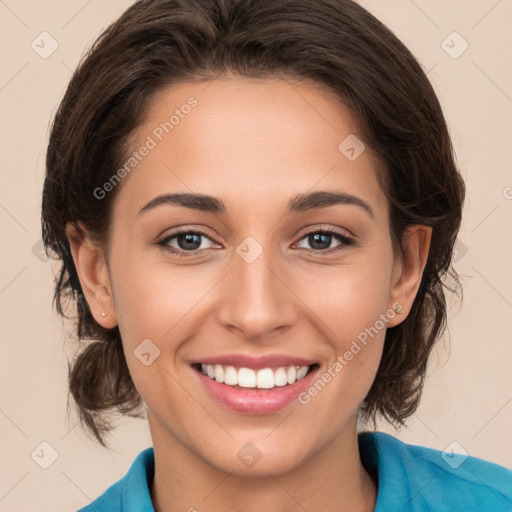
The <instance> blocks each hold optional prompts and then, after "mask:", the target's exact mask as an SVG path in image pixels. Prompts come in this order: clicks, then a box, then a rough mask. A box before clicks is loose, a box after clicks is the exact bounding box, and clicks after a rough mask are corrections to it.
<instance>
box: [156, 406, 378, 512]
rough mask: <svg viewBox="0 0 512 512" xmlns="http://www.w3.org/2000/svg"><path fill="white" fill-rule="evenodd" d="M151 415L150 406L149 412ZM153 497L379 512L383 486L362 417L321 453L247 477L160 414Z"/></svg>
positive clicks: (182, 503) (187, 507)
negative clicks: (365, 451)
mask: <svg viewBox="0 0 512 512" xmlns="http://www.w3.org/2000/svg"><path fill="white" fill-rule="evenodd" d="M148 419H150V418H149V411H148ZM150 429H151V436H152V438H153V445H154V452H155V476H154V479H153V483H152V485H151V498H152V501H153V506H154V508H155V511H156V512H177V511H189V512H213V511H216V512H231V511H233V512H235V511H238V510H240V507H241V505H242V504H243V509H244V511H247V512H256V511H260V510H261V509H262V508H264V509H265V510H266V511H268V512H285V511H286V512H303V511H304V510H311V511H312V510H322V512H343V511H349V510H350V511H351V512H373V511H374V509H375V503H376V498H377V487H376V484H375V482H374V481H373V480H372V478H371V477H370V475H369V474H368V473H367V471H366V470H365V469H364V467H363V465H362V463H361V459H360V455H359V448H358V443H357V429H356V418H355V417H354V418H353V419H351V420H350V421H349V422H348V423H347V425H346V428H345V429H344V431H343V432H342V433H341V434H340V435H339V436H338V437H337V438H335V440H334V441H333V442H331V443H330V444H327V445H326V446H325V447H324V448H323V450H322V451H321V452H318V453H315V454H314V455H313V456H312V457H309V458H308V459H305V460H303V461H302V462H301V463H300V464H299V465H298V466H295V467H294V468H293V469H291V470H290V471H288V472H285V473H279V474H272V472H267V473H266V476H257V477H247V476H241V475H237V474H233V473H228V472H225V471H222V470H220V469H218V468H216V467H214V466H213V465H211V464H209V463H208V462H206V461H205V460H204V459H203V458H201V457H200V456H198V454H196V453H193V452H191V451H190V450H188V449H187V447H186V446H184V445H183V444H182V443H180V442H179V441H178V440H177V439H175V438H174V437H173V436H172V435H171V434H170V433H169V432H168V431H167V430H165V429H164V427H163V426H162V425H161V424H159V423H158V422H157V420H156V419H155V418H151V419H150Z"/></svg>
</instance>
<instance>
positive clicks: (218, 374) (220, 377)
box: [215, 364, 224, 382]
mask: <svg viewBox="0 0 512 512" xmlns="http://www.w3.org/2000/svg"><path fill="white" fill-rule="evenodd" d="M215 380H216V381H217V382H224V368H222V366H221V365H220V364H216V365H215Z"/></svg>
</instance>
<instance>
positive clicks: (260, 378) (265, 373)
mask: <svg viewBox="0 0 512 512" xmlns="http://www.w3.org/2000/svg"><path fill="white" fill-rule="evenodd" d="M256 385H257V386H258V387H259V388H273V387H274V372H273V371H272V370H271V369H270V368H264V369H263V370H258V375H257V378H256Z"/></svg>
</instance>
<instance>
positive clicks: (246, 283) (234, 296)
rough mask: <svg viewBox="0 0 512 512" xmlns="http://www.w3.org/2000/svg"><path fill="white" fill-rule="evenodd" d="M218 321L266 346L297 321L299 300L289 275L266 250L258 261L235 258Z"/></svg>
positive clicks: (225, 285) (224, 291)
mask: <svg viewBox="0 0 512 512" xmlns="http://www.w3.org/2000/svg"><path fill="white" fill-rule="evenodd" d="M223 281H224V284H223V285H222V286H223V288H222V297H221V299H220V306H219V309H218V319H219V321H220V323H221V324H222V325H223V326H224V327H225V328H227V329H230V330H232V331H238V333H239V335H240V336H242V337H243V338H244V339H246V340H248V341H252V342H259V343H261V342H264V341H265V340H267V339H269V338H272V337H273V336H274V335H277V336H282V335H283V332H284V331H285V330H287V329H289V328H290V327H291V326H292V325H294V324H295V323H296V321H297V316H298V315H297V311H298V307H297V306H298V299H297V296H296V295H295V294H294V293H293V284H292V283H290V281H291V279H290V277H289V272H286V271H285V268H284V265H283V264H278V263H277V261H276V258H275V257H272V255H271V249H265V250H264V251H263V252H262V253H261V254H260V255H259V256H258V257H257V258H256V259H255V260H254V261H252V262H248V261H247V260H245V259H244V258H242V257H240V256H239V255H238V254H235V255H234V261H233V268H232V270H231V272H229V274H228V275H227V276H226V278H225V279H224V280H223Z"/></svg>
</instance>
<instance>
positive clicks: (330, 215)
mask: <svg viewBox="0 0 512 512" xmlns="http://www.w3.org/2000/svg"><path fill="white" fill-rule="evenodd" d="M190 98H193V99H190ZM186 105H188V107H186ZM173 114H175V116H174V118H172V119H171V120H170V118H171V115H173ZM169 120H170V121H169ZM166 122H167V123H168V124H167V125H166V124H165V123H166ZM355 136H356V137H360V138H362V135H361V133H360V130H359V128H358V127H357V124H356V122H355V119H354V118H353V116H352V115H351V113H350V112H349V110H348V109H347V108H345V107H344V106H343V105H342V104H341V103H340V102H339V101H338V100H337V99H336V98H335V97H334V96H333V95H332V94H331V93H329V92H327V91H325V90H322V89H320V88H319V87H313V86H311V85H306V84H304V83H302V84H298V83H294V84H293V86H292V85H291V84H290V83H287V82H286V81H282V80H270V79H266V80H249V79H242V78H236V79H232V80H227V79H225V80H215V81H212V82H204V83H193V84H182V85H177V86H173V87H171V88H169V89H167V90H165V91H163V92H161V93H160V94H159V95H158V96H156V97H155V98H154V100H153V101H152V104H151V108H150V110H149V112H148V115H147V117H146V118H145V121H144V123H143V125H141V126H140V127H139V128H138V129H137V132H136V133H135V135H134V137H133V139H132V149H133V151H137V155H136V156H135V157H134V158H136V163H135V161H132V162H131V164H129V165H130V166H132V167H131V170H130V172H129V173H126V176H124V177H123V180H122V182H121V183H120V184H119V185H117V186H120V187H121V188H120V190H119V193H118V194H117V196H116V200H115V203H114V209H113V217H112V225H111V235H110V240H109V253H108V281H109V285H108V288H109V290H111V298H112V303H111V305H109V306H108V307H107V309H108V310H109V318H110V319H114V324H118V325H119V327H120V332H121V335H122V340H123V346H124V350H125V354H126V359H127V363H128V367H129V370H130V373H131V375H132V378H133V381H134V383H135V386H136V388H137V390H138V391H139V393H140V395H141V396H142V398H143V400H144V402H145V404H146V407H147V410H148V419H149V422H150V428H151V432H152V435H153V437H154V441H155V440H158V442H160V443H170V444H174V445H175V446H179V447H180V449H182V450H183V453H187V454H192V456H193V457H196V458H197V459H198V460H202V461H204V462H206V463H207V464H209V465H210V466H213V467H215V468H218V469H221V470H223V471H228V472H230V473H235V474H248V473H250V474H252V475H258V474H261V475H263V474H265V472H267V471H271V472H272V473H273V474H278V473H283V472H286V471H289V470H290V469H292V468H296V467H299V466H300V465H301V464H303V463H305V462H306V461H307V460H311V459H312V458H314V457H316V456H318V454H319V453H322V451H325V450H326V449H327V448H329V447H335V446H339V445H340V443H342V442H344V440H346V439H347V436H353V433H354V431H355V422H356V410H357V408H358V406H359V405H360V403H361V402H362V401H363V399H364V397H365V396H366V394H367V392H368V390H369V389H370V386H371V384H372V382H373V380H374V377H375V373H376V371H377V368H378V364H379V361H380V357H381V354H382V348H383V341H384V336H385V331H386V326H388V327H389V326H392V325H396V324H397V323H398V322H399V321H400V320H401V319H402V318H404V317H405V316H406V315H403V314H402V315H400V316H398V315H397V314H396V313H395V312H394V311H393V309H392V308H393V304H395V305H396V303H397V301H400V302H401V303H402V306H403V307H404V308H407V304H408V299H407V297H405V299H404V300H401V299H402V298H403V296H400V293H399V291H400V290H399V284H400V282H401V281H400V279H399V278H400V275H401V272H403V270H404V268H403V265H402V263H401V262H400V261H398V260H397V259H395V257H394V254H393V250H392V245H391V236H390V226H389V210H388V204H387V200H386V197H385V195H384V193H383V191H382V190H381V188H380V186H379V182H378V180H377V173H378V172H382V170H381V169H379V167H380V166H379V163H378V161H377V159H376V158H375V157H374V156H373V155H372V153H371V151H370V150H369V149H368V148H366V149H365V150H364V151H362V153H361V154H360V155H359V156H357V155H358V153H359V152H360V150H361V149H362V146H361V145H360V144H361V142H360V141H358V139H356V138H355ZM347 137H350V138H349V139H348V140H347V142H345V143H344V145H342V146H341V150H340V149H339V146H340V143H342V141H344V140H345V139H346V138H347ZM144 146H145V147H146V150H143V149H141V148H142V147H144ZM350 148H354V151H352V150H351V149H350ZM354 157H356V158H354ZM127 168H128V167H127ZM321 192H322V193H325V194H320V193H321ZM172 194H195V195H201V196H209V197H208V198H206V199H205V198H204V197H203V198H201V197H199V198H197V197H196V198H193V197H190V196H189V197H186V196H183V195H182V196H181V198H180V197H176V196H174V198H173V197H171V195H172ZM308 196H310V197H309V200H308ZM402 282H403V281H402ZM412 298H413V297H412ZM412 298H411V297H409V299H410V301H412ZM399 299H400V300H399ZM297 367H298V368H299V370H298V374H297ZM306 371H307V373H306V374H305V376H304V373H305V372H306ZM204 373H207V374H208V373H209V376H208V375H205V374H204ZM297 378H298V379H299V380H297ZM222 381H225V382H222ZM227 382H228V383H227ZM290 383H291V384H290ZM258 386H260V387H258ZM351 439H352V437H351ZM248 443H249V444H248ZM244 450H245V451H244ZM247 457H253V458H254V457H256V459H258V457H260V458H259V460H257V462H256V463H254V464H252V465H251V464H249V463H248V464H245V463H244V460H249V459H248V458H247ZM256 459H255V460H256ZM251 460H252V459H251Z"/></svg>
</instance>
